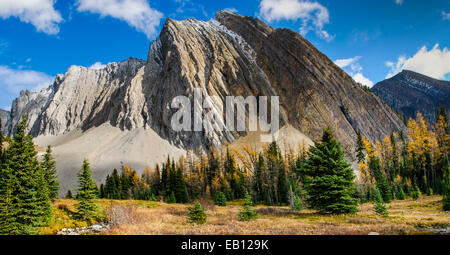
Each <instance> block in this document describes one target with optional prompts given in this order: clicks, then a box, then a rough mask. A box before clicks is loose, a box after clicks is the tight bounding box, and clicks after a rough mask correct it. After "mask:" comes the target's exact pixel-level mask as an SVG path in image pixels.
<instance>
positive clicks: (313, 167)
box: [305, 128, 358, 214]
mask: <svg viewBox="0 0 450 255" xmlns="http://www.w3.org/2000/svg"><path fill="white" fill-rule="evenodd" d="M308 154H309V158H308V160H307V161H306V163H305V171H306V173H307V179H306V190H307V191H308V195H309V198H308V200H307V201H308V203H309V204H310V206H311V207H312V208H314V209H317V210H319V211H320V212H328V213H333V214H346V213H356V212H357V211H358V200H357V199H355V198H353V195H354V194H355V192H356V187H355V183H354V180H355V175H354V174H353V170H352V168H351V167H350V164H349V163H348V162H347V161H346V160H345V159H344V151H343V150H342V148H341V144H340V143H339V142H338V141H336V139H334V136H333V132H332V131H331V129H330V128H327V129H325V130H324V133H323V137H322V142H320V143H318V144H316V146H314V147H312V148H311V149H310V151H309V153H308Z"/></svg>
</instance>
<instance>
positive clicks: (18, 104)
mask: <svg viewBox="0 0 450 255" xmlns="http://www.w3.org/2000/svg"><path fill="white" fill-rule="evenodd" d="M196 88H200V89H201V90H202V91H203V92H204V93H205V94H207V95H209V96H217V98H218V99H216V100H215V101H214V102H213V108H214V109H221V108H225V107H224V105H225V97H226V96H228V95H231V96H243V97H244V98H245V97H247V96H280V103H281V114H280V118H281V125H285V124H289V125H290V126H291V127H294V128H295V129H297V130H299V131H300V132H299V134H297V136H299V137H303V135H306V137H309V138H311V139H314V140H319V139H320V137H321V135H322V130H323V128H325V127H327V126H331V127H332V128H333V129H334V130H335V131H336V136H337V138H338V139H339V140H340V141H341V142H342V143H343V145H344V147H345V148H346V150H347V151H348V155H347V156H348V157H349V158H352V157H353V151H354V148H355V140H356V132H357V131H358V130H359V131H361V132H362V133H363V134H364V135H365V136H367V137H369V138H370V139H372V140H377V139H380V138H382V137H383V136H386V135H389V134H390V133H391V132H392V131H397V130H403V129H404V128H405V127H404V125H403V124H402V121H401V120H400V119H399V118H398V116H397V115H396V114H395V113H394V112H393V111H392V110H391V109H390V107H388V106H387V105H386V104H385V103H384V102H382V101H381V100H380V99H379V98H378V97H376V96H375V95H374V94H373V93H368V92H365V91H364V90H362V89H361V88H360V87H359V86H358V85H357V84H356V83H355V82H354V81H353V80H352V78H351V77H350V76H349V75H347V74H346V73H345V72H344V71H343V70H341V69H340V68H339V67H337V66H336V65H335V64H334V63H333V62H332V61H331V60H330V59H328V58H327V57H326V56H325V55H323V54H322V53H320V52H319V51H318V50H317V49H316V48H315V47H314V46H313V45H311V44H310V43H309V42H308V41H306V40H305V39H304V38H303V37H301V36H300V35H299V34H297V33H295V32H293V31H291V30H287V29H273V28H272V27H269V26H267V25H266V24H264V23H263V22H261V21H259V20H257V19H254V18H250V17H242V16H239V15H236V14H233V13H229V12H223V11H221V12H218V13H217V16H216V20H212V21H208V22H204V21H197V20H193V19H190V20H185V21H175V20H172V19H168V20H167V21H166V23H165V25H164V27H163V29H162V31H161V34H160V37H159V38H158V39H157V40H156V41H154V42H153V43H152V44H151V46H150V51H149V54H148V59H147V61H146V62H144V61H141V60H137V59H129V60H126V61H123V62H120V63H114V64H110V65H108V66H107V67H105V68H104V69H101V70H92V69H88V68H84V67H76V66H73V67H71V68H70V69H69V70H68V71H67V73H66V74H65V75H59V76H58V77H57V78H56V80H55V82H54V84H53V85H52V86H50V87H49V88H48V89H46V90H42V91H41V92H38V93H30V92H22V93H21V95H20V97H19V98H17V99H16V100H15V101H14V103H13V106H12V114H11V116H12V119H11V120H10V121H9V122H8V130H9V134H11V133H12V130H13V129H14V127H15V125H17V122H18V120H19V117H20V115H21V114H22V112H24V113H25V114H26V115H27V116H28V121H29V127H30V133H31V134H32V135H34V136H38V137H39V139H37V141H39V142H40V143H42V144H48V143H49V144H53V145H54V146H56V147H55V153H60V155H59V156H58V157H57V159H58V158H59V160H60V162H61V161H63V160H64V158H70V157H72V158H73V157H74V156H73V154H74V149H73V148H79V150H80V151H77V153H78V154H77V156H76V160H78V158H80V162H81V160H82V158H83V157H87V156H83V155H88V156H90V157H93V158H94V159H95V160H93V161H97V162H98V161H99V160H100V159H104V161H105V164H103V166H98V167H99V168H101V167H103V168H104V169H105V172H104V173H102V174H99V175H97V177H98V179H101V177H104V176H106V173H107V172H106V171H110V169H111V167H113V166H114V164H116V165H117V164H119V162H120V161H122V160H123V161H124V162H122V163H127V161H126V160H127V158H126V157H125V156H127V155H128V154H127V153H128V152H129V151H130V150H134V151H133V155H131V154H130V155H129V156H130V157H132V156H133V162H131V163H133V164H134V165H135V166H139V167H140V166H141V165H143V166H145V165H148V164H150V163H151V162H148V161H146V160H147V159H148V158H149V157H150V158H155V159H159V157H161V156H162V155H163V154H166V155H167V154H169V153H172V152H174V153H173V154H177V155H180V153H182V151H181V150H179V149H178V148H181V149H200V150H204V151H207V150H208V149H209V148H210V147H211V146H220V145H223V144H224V143H226V142H230V143H232V142H234V141H235V140H237V139H238V138H240V137H244V136H246V135H247V132H241V133H237V132H231V131H229V130H225V131H223V132H216V131H212V132H174V131H173V130H172V128H171V117H172V115H173V113H174V112H175V111H177V110H174V109H171V107H170V106H171V102H172V100H173V98H174V97H176V96H180V95H185V96H187V97H189V98H191V99H192V97H193V93H194V89H196ZM205 112H206V111H205ZM111 130H114V131H111ZM117 130H121V133H120V132H118V131H117ZM152 132H153V133H152ZM290 132H291V131H290ZM292 132H293V131H292ZM294 133H295V132H294ZM156 136H157V137H156ZM88 137H89V138H88ZM100 137H101V138H100ZM100 139H101V141H100ZM152 139H153V140H152ZM154 139H157V140H158V141H157V143H155V142H154V141H155V140H154ZM106 141H107V142H106ZM153 143H155V144H159V146H160V147H159V148H158V149H157V151H155V152H154V153H159V154H158V155H157V156H155V155H156V154H155V155H153V154H151V155H150V154H148V152H147V150H148V149H149V147H148V146H149V145H152V144H153ZM67 144H71V146H72V149H70V148H69V147H68V145H67ZM80 144H82V146H81V145H80ZM58 146H59V147H58ZM146 146H147V147H146ZM100 147H101V148H102V150H100ZM108 148H109V149H108ZM124 148H127V149H124ZM137 150H140V151H141V152H138V151H137ZM58 151H59V152H58ZM63 152H64V153H63ZM106 153H109V154H110V155H118V156H116V157H110V156H105V154H106ZM61 155H64V156H61ZM136 155H137V156H136ZM139 157H141V159H140V158H139ZM106 161H108V162H106ZM112 161H114V162H112ZM80 162H78V161H77V162H71V163H70V164H68V163H67V164H64V167H65V168H67V169H69V168H70V170H67V171H68V172H69V171H72V172H74V171H75V170H74V168H75V167H76V168H78V167H79V164H80ZM156 162H158V161H156ZM156 162H155V163H156ZM59 165H60V166H61V165H63V164H61V163H59ZM68 165H73V166H70V167H68ZM150 166H152V165H150ZM94 169H95V166H94ZM94 176H95V174H94ZM67 179H68V180H69V179H71V178H67Z"/></svg>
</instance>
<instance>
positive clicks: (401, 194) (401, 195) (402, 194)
mask: <svg viewBox="0 0 450 255" xmlns="http://www.w3.org/2000/svg"><path fill="white" fill-rule="evenodd" d="M396 196H397V199H398V200H405V199H406V195H405V192H404V191H403V188H402V187H400V188H399V190H398V192H397V195H396Z"/></svg>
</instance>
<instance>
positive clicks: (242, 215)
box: [238, 192, 258, 221]
mask: <svg viewBox="0 0 450 255" xmlns="http://www.w3.org/2000/svg"><path fill="white" fill-rule="evenodd" d="M238 216H239V220H241V221H250V220H254V219H257V218H258V214H257V213H256V212H255V210H254V209H253V202H252V198H251V197H250V195H249V194H248V192H247V193H246V194H245V201H244V204H243V205H242V208H241V210H240V211H239V214H238Z"/></svg>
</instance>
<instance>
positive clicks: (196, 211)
mask: <svg viewBox="0 0 450 255" xmlns="http://www.w3.org/2000/svg"><path fill="white" fill-rule="evenodd" d="M188 210H189V212H188V214H187V222H188V223H194V224H205V223H206V220H207V216H206V213H205V210H204V209H203V207H202V205H201V204H200V203H199V202H197V203H195V204H194V205H193V206H192V207H189V208H188Z"/></svg>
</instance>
